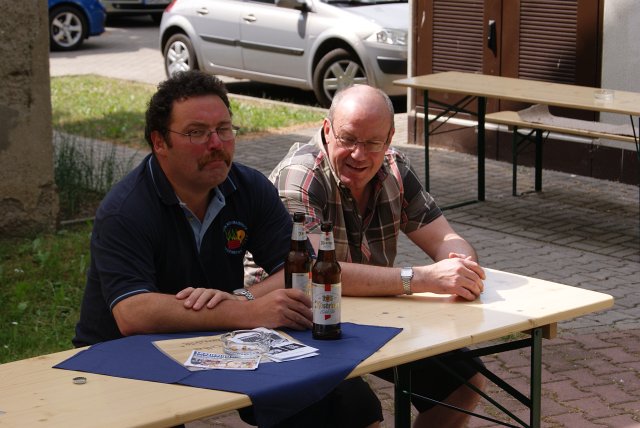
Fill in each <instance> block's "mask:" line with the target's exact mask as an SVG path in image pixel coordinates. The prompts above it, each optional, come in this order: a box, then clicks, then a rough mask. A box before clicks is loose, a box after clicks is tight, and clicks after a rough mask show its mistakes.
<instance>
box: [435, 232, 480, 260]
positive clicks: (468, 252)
mask: <svg viewBox="0 0 640 428" xmlns="http://www.w3.org/2000/svg"><path fill="white" fill-rule="evenodd" d="M451 253H455V254H462V255H465V256H471V259H472V260H474V261H476V262H477V261H478V254H477V253H476V250H475V249H474V248H473V247H472V246H471V244H469V243H468V242H467V241H465V240H464V239H463V238H462V237H461V236H460V235H458V234H456V233H452V234H448V235H447V236H445V238H444V240H443V241H442V245H440V247H439V248H438V250H437V252H436V255H435V261H436V262H439V261H440V260H444V259H448V258H449V254H451Z"/></svg>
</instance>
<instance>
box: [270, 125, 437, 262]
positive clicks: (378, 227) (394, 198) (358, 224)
mask: <svg viewBox="0 0 640 428" xmlns="http://www.w3.org/2000/svg"><path fill="white" fill-rule="evenodd" d="M324 144H325V141H324V134H323V133H322V130H320V132H318V133H317V134H316V135H315V136H314V137H313V138H312V139H311V141H309V142H308V143H306V144H301V143H296V144H294V145H293V146H292V147H291V149H290V150H289V153H288V154H287V155H286V156H285V158H284V159H283V160H282V161H280V163H279V164H278V165H277V166H276V168H275V169H274V170H273V172H272V173H271V175H270V176H269V179H270V180H271V181H272V182H273V183H274V185H275V186H276V187H277V189H278V193H279V194H280V198H281V199H282V201H283V202H284V204H285V206H286V207H287V209H288V210H289V212H290V213H293V212H295V211H302V212H304V213H306V223H305V226H306V229H307V232H308V233H310V234H313V233H320V223H321V222H322V221H324V220H328V221H332V222H333V235H334V240H335V244H336V254H337V257H338V260H339V261H346V262H353V263H363V264H369V265H377V266H393V263H394V260H395V258H396V254H397V244H398V235H399V232H400V231H402V232H404V233H410V232H412V231H414V230H417V229H419V228H420V227H422V226H424V225H426V224H428V223H430V222H431V221H433V220H435V219H436V218H438V217H439V216H441V215H442V212H441V211H440V209H439V208H438V206H437V205H436V203H435V201H434V200H433V198H432V197H431V195H429V193H427V191H426V190H425V189H424V187H423V186H422V184H421V183H420V180H419V178H418V176H417V175H416V173H415V171H414V170H413V168H411V166H410V165H409V160H408V159H407V158H406V157H405V156H404V155H403V154H402V153H400V152H398V151H396V150H395V149H394V148H389V149H388V150H387V151H386V153H385V158H384V162H383V164H382V167H381V168H380V170H379V171H378V172H377V174H376V176H375V177H374V178H373V192H372V196H371V198H370V200H369V202H368V205H367V209H366V212H365V213H360V212H359V210H358V208H357V204H356V201H355V199H354V198H353V196H352V195H351V192H350V191H349V189H348V188H347V187H345V186H344V185H343V184H342V183H341V182H340V179H339V178H338V176H337V174H336V173H335V171H334V170H333V168H332V166H331V163H330V162H329V157H328V155H327V152H326V150H325V145H324Z"/></svg>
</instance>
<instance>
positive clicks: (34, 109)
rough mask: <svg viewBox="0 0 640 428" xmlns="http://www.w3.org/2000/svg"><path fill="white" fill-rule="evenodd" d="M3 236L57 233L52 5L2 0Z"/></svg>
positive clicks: (0, 215)
mask: <svg viewBox="0 0 640 428" xmlns="http://www.w3.org/2000/svg"><path fill="white" fill-rule="evenodd" d="M0 10H2V13H0V38H1V40H2V44H0V54H1V55H0V57H1V58H2V61H0V82H2V84H1V85H0V236H24V235H28V234H32V233H36V232H40V231H46V230H52V229H53V228H54V227H55V225H56V217H57V213H58V198H57V194H56V189H55V182H54V175H53V146H52V144H51V96H50V93H51V89H50V82H49V33H48V11H47V2H46V1H44V0H38V1H34V0H29V1H14V0H0Z"/></svg>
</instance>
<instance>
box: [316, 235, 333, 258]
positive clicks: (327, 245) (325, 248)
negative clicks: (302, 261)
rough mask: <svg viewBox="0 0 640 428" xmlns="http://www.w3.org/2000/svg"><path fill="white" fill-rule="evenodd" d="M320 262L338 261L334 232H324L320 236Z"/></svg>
mask: <svg viewBox="0 0 640 428" xmlns="http://www.w3.org/2000/svg"><path fill="white" fill-rule="evenodd" d="M318 260H324V261H333V260H336V246H335V243H334V242H333V233H332V232H322V233H321V234H320V246H319V247H318Z"/></svg>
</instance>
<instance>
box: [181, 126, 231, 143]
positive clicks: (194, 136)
mask: <svg viewBox="0 0 640 428" xmlns="http://www.w3.org/2000/svg"><path fill="white" fill-rule="evenodd" d="M239 130H240V128H239V127H237V126H234V125H230V126H221V127H219V128H216V129H204V128H203V129H194V130H193V131H189V132H178V131H173V130H171V129H168V131H169V132H173V133H174V134H179V135H184V136H185V137H189V142H190V143H191V144H204V143H206V142H207V141H209V140H210V139H211V135H212V134H214V133H215V134H217V135H218V138H220V140H222V141H231V140H233V139H234V138H235V136H236V135H237V134H238V131H239Z"/></svg>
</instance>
